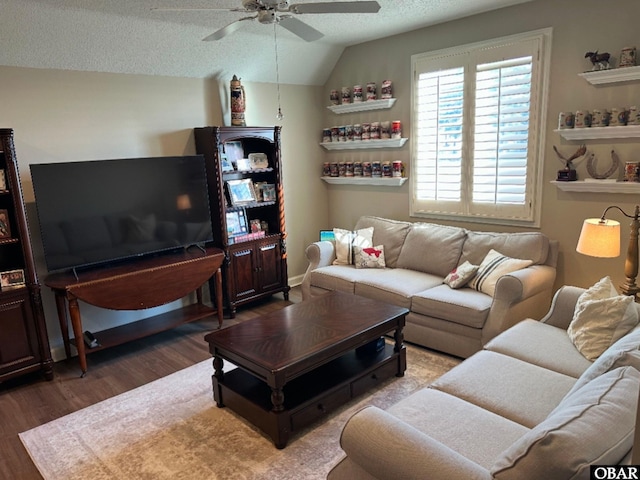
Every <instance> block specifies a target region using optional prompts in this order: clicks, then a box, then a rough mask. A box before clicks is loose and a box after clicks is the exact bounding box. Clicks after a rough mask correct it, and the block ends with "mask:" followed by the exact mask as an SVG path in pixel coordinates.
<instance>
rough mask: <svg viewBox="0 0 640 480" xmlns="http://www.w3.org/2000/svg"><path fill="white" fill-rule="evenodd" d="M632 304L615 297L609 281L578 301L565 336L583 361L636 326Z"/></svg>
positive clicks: (619, 296) (596, 354)
mask: <svg viewBox="0 0 640 480" xmlns="http://www.w3.org/2000/svg"><path fill="white" fill-rule="evenodd" d="M633 302H634V298H633V297H632V296H629V295H618V292H617V291H616V288H615V287H614V286H613V283H612V282H611V279H610V278H609V277H604V278H602V279H601V280H600V281H598V282H597V283H596V284H595V285H593V286H592V287H591V288H589V289H588V290H587V291H585V292H584V293H583V294H582V295H580V297H578V301H577V302H576V306H575V309H574V312H573V319H572V320H571V323H570V324H569V328H568V329H567V334H568V335H569V338H570V339H571V341H572V342H573V344H574V345H575V346H576V348H577V349H578V350H579V351H580V353H582V355H584V356H585V358H587V359H589V360H595V359H597V358H598V357H599V356H600V355H602V353H603V352H604V351H605V350H606V349H607V348H609V347H610V346H611V345H613V344H614V343H615V342H616V341H617V340H619V339H620V338H622V337H623V336H624V335H626V334H627V333H628V332H629V331H630V330H631V329H632V328H633V327H635V326H636V325H637V324H638V320H639V318H638V311H637V309H636V308H635V305H634V303H633Z"/></svg>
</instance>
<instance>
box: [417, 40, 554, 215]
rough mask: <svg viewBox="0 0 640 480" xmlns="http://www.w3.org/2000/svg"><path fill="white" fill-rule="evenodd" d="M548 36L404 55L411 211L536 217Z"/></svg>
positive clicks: (422, 213)
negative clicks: (409, 100) (409, 95)
mask: <svg viewBox="0 0 640 480" xmlns="http://www.w3.org/2000/svg"><path fill="white" fill-rule="evenodd" d="M550 39H551V29H545V30H543V31H538V32H533V33H528V34H523V35H516V36H513V37H508V38H502V39H497V40H494V41H491V42H483V43H481V44H473V45H466V46H462V47H456V48H451V49H447V50H440V51H437V52H430V53H424V54H419V55H414V56H413V57H412V68H413V77H412V82H413V85H412V92H413V111H412V126H413V134H412V144H411V145H412V152H411V158H412V172H413V179H412V183H411V185H412V191H411V215H412V216H427V217H436V218H438V217H439V218H448V219H452V218H455V219H460V220H468V221H477V222H490V223H503V224H513V225H518V224H520V225H528V226H538V225H539V211H540V198H539V195H540V193H539V192H540V191H541V188H540V187H541V181H542V166H543V162H542V155H543V151H544V149H543V146H544V124H543V122H544V119H545V118H546V97H547V79H548V64H549V56H550V55H549V45H550Z"/></svg>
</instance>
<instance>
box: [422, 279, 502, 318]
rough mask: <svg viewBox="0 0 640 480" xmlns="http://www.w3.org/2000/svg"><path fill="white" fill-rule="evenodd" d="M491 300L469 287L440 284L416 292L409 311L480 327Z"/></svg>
mask: <svg viewBox="0 0 640 480" xmlns="http://www.w3.org/2000/svg"><path fill="white" fill-rule="evenodd" d="M492 301H493V299H492V298H491V297H490V296H489V295H485V294H484V293H482V292H478V291H476V290H472V289H471V288H460V289H456V290H454V289H452V288H450V287H449V286H447V285H444V284H441V285H438V286H435V287H433V288H429V289H427V290H424V291H422V292H419V293H416V294H415V295H414V296H413V298H412V299H411V311H412V312H414V313H419V314H421V315H426V316H428V317H434V318H440V319H442V320H446V321H449V322H453V323H457V324H459V325H464V326H467V327H471V328H477V329H481V328H482V327H483V326H484V324H485V322H486V321H487V316H488V315H489V310H491V302H492Z"/></svg>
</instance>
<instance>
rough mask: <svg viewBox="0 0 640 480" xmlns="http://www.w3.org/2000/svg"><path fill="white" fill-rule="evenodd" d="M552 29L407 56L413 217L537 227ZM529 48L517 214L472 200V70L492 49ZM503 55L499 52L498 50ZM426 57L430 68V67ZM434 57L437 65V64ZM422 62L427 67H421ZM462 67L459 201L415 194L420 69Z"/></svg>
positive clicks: (473, 108)
mask: <svg viewBox="0 0 640 480" xmlns="http://www.w3.org/2000/svg"><path fill="white" fill-rule="evenodd" d="M551 35H552V29H551V28H545V29H541V30H536V31H532V32H526V33H522V34H518V35H511V36H508V37H502V38H498V39H493V40H489V41H484V42H478V43H473V44H468V45H463V46H459V47H453V48H447V49H443V50H438V51H433V52H427V53H421V54H416V55H412V57H411V105H412V108H411V125H412V134H411V144H410V145H411V172H412V179H411V183H410V185H411V195H410V215H411V216H412V217H426V218H439V219H444V220H457V221H469V222H478V223H490V224H499V225H522V226H528V227H540V215H541V203H542V188H541V187H542V181H543V167H544V162H543V159H544V158H543V157H544V146H545V132H546V126H545V121H546V118H547V103H548V91H549V76H550V72H549V70H550V60H551ZM511 50H513V51H514V52H522V51H526V50H528V51H530V52H532V55H531V56H532V71H531V97H530V112H529V113H530V115H529V132H528V145H527V174H526V192H525V202H524V204H523V205H522V208H521V209H520V211H519V212H518V214H516V215H514V214H513V211H512V210H513V209H510V208H509V207H506V206H505V207H504V208H503V206H502V205H501V204H490V205H488V206H487V205H480V204H475V206H474V204H473V202H472V199H471V192H472V189H473V185H472V183H473V182H472V181H465V180H464V178H466V179H472V178H473V158H472V157H473V151H474V148H473V138H474V131H473V129H474V126H473V120H474V110H475V105H474V103H475V102H474V100H475V98H474V97H475V74H476V66H477V65H479V64H483V63H487V62H490V61H495V59H494V58H493V57H492V55H494V56H495V53H496V52H503V51H504V52H505V54H506V55H507V56H504V57H502V58H500V57H498V58H497V60H504V59H509V58H516V57H517V56H522V54H521V53H513V55H511V53H510V51H511ZM500 55H502V53H500ZM429 61H431V62H432V65H434V68H433V69H431V70H429V67H428V66H429ZM436 62H437V67H435V65H436ZM425 66H426V67H425ZM454 67H465V82H464V97H465V101H464V114H463V123H464V125H465V126H464V128H463V134H462V135H463V145H462V152H463V153H462V161H463V167H462V168H463V175H462V177H464V178H461V196H462V200H461V201H460V202H442V201H440V202H438V201H428V200H424V199H419V198H417V197H418V194H417V191H418V179H419V176H418V173H417V172H418V168H417V145H418V135H419V132H418V130H419V125H418V119H417V116H418V115H417V108H416V102H417V93H416V92H417V88H418V75H419V73H425V72H428V71H438V70H443V69H447V68H454Z"/></svg>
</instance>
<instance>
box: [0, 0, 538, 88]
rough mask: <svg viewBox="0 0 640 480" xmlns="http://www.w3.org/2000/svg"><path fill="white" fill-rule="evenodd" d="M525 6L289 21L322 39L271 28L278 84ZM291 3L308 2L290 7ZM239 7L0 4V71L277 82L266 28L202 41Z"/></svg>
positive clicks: (96, 1) (424, 3) (234, 2)
mask: <svg viewBox="0 0 640 480" xmlns="http://www.w3.org/2000/svg"><path fill="white" fill-rule="evenodd" d="M527 1H531V0H378V3H379V4H380V5H381V9H380V11H379V12H378V13H377V14H349V15H344V14H318V15H311V14H307V15H297V16H296V18H298V19H299V20H302V21H304V22H305V23H308V24H309V25H311V26H312V27H314V28H315V29H317V30H319V31H321V32H322V33H324V35H325V36H324V37H323V38H322V39H320V40H318V41H315V42H310V43H308V42H305V41H303V40H301V39H299V38H298V37H296V36H295V35H293V34H292V33H290V32H289V31H287V30H285V29H284V28H281V27H277V43H278V57H279V62H278V63H279V66H280V68H279V70H280V81H281V83H289V84H300V85H323V84H324V83H325V81H326V78H327V76H328V74H329V72H330V71H331V70H332V69H333V67H334V65H335V63H336V61H337V60H338V58H339V57H340V55H341V54H342V51H343V49H344V48H345V47H346V46H349V45H354V44H358V43H362V42H365V41H369V40H373V39H376V38H382V37H387V36H390V35H394V34H397V33H401V32H406V31H409V30H414V29H417V28H420V27H424V26H428V25H434V24H436V23H442V22H445V21H449V20H453V19H457V18H462V17H465V16H469V15H473V14H476V13H481V12H485V11H489V10H494V9H497V8H502V7H505V6H509V5H514V4H518V3H524V2H527ZM291 3H314V1H313V0H292V2H291ZM241 5H242V2H241V0H0V40H1V43H0V45H1V47H0V65H7V66H21V67H35V68H54V69H65V70H85V71H96V72H114V73H137V74H151V75H168V76H179V77H198V78H205V77H213V78H220V79H224V80H225V81H228V79H229V78H230V77H231V76H232V75H233V74H238V75H239V76H241V77H242V79H243V80H244V81H251V82H268V83H273V82H275V80H276V69H275V48H274V46H275V43H274V26H273V25H263V24H260V23H258V22H257V21H251V22H250V21H247V22H243V24H242V28H241V29H240V30H238V31H237V32H235V33H233V34H231V35H229V36H227V37H225V38H224V39H222V40H220V41H217V42H203V41H202V38H204V37H206V36H207V35H209V34H211V33H212V32H214V31H216V30H217V29H219V28H221V27H223V26H225V25H227V24H229V23H231V22H233V21H235V20H237V19H239V18H241V17H244V16H246V14H244V13H240V12H225V11H209V12H207V11H191V12H188V11H187V12H176V11H152V10H151V9H152V7H216V8H236V7H240V6H241Z"/></svg>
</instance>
